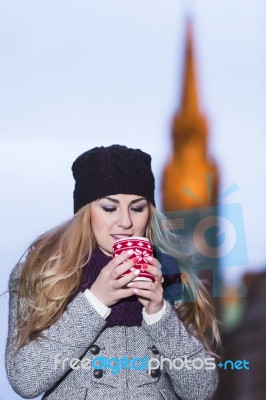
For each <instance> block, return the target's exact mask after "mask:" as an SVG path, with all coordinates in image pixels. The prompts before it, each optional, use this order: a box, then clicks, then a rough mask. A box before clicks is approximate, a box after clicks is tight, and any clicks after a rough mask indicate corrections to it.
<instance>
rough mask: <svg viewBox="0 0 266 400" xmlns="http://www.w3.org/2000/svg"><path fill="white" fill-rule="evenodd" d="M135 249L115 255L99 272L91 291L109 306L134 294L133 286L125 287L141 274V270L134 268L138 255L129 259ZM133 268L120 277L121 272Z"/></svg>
mask: <svg viewBox="0 0 266 400" xmlns="http://www.w3.org/2000/svg"><path fill="white" fill-rule="evenodd" d="M132 254H133V250H129V251H123V252H122V253H121V254H120V255H119V256H117V257H114V258H113V259H112V260H111V261H110V262H109V263H108V264H107V265H106V266H105V267H104V268H103V269H102V270H101V272H100V273H99V275H98V277H97V279H96V281H95V282H94V283H93V284H92V286H91V288H90V291H91V292H92V294H93V295H94V296H95V297H97V298H98V299H99V300H100V301H101V302H102V303H103V304H105V305H106V306H107V307H110V306H112V305H113V304H115V303H117V302H118V301H119V300H120V299H123V298H126V297H130V296H133V295H134V292H133V289H132V288H123V287H124V286H125V287H127V286H126V285H127V284H128V283H129V282H131V281H132V280H133V279H134V278H136V276H138V274H139V272H140V271H139V270H138V269H135V268H133V267H134V265H135V263H136V261H137V260H138V257H135V258H132V259H131V260H128V257H130V256H132ZM130 268H133V271H132V272H130V273H129V274H126V275H125V276H123V277H122V278H119V276H120V275H121V274H123V273H124V272H126V271H127V270H129V269H130ZM118 278H119V279H118Z"/></svg>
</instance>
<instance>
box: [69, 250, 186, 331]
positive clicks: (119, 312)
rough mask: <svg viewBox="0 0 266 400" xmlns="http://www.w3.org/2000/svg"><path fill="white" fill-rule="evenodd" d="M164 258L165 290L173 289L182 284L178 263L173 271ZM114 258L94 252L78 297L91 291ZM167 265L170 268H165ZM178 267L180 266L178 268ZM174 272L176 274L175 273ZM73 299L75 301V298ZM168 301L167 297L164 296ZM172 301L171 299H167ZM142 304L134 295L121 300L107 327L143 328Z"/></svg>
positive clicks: (85, 268) (115, 306)
mask: <svg viewBox="0 0 266 400" xmlns="http://www.w3.org/2000/svg"><path fill="white" fill-rule="evenodd" d="M160 255H161V259H159V257H157V258H158V259H159V261H160V262H161V263H162V261H164V260H163V259H162V253H160ZM163 256H164V258H165V257H168V259H167V260H168V262H166V263H164V265H163V273H164V272H165V273H166V275H164V283H163V288H164V289H166V288H167V287H168V286H170V285H172V289H173V288H174V286H173V284H175V283H177V284H179V283H180V274H179V273H176V272H177V270H176V266H177V264H176V262H175V267H174V270H173V263H172V264H171V263H169V259H170V258H169V256H167V255H163ZM111 259H112V257H111V256H110V257H109V256H107V255H105V254H104V253H103V252H102V250H100V248H99V247H96V249H95V250H94V252H93V253H92V255H91V258H90V260H89V262H88V263H87V264H86V265H85V267H84V269H83V272H82V276H81V280H80V286H79V289H78V291H77V292H76V293H75V295H74V296H76V295H77V294H78V293H79V292H84V291H85V290H86V289H90V288H91V286H92V284H93V283H94V282H95V280H96V279H97V276H98V275H99V273H100V271H101V269H102V268H103V267H105V266H106V265H107V264H108V263H109V262H110V261H111ZM165 265H166V267H167V265H168V266H170V270H169V268H168V269H167V268H165ZM177 267H178V266H177ZM173 272H174V273H173ZM179 286H180V285H179ZM74 296H72V297H71V299H73V297H74ZM164 297H165V298H166V299H167V297H166V296H164ZM167 300H169V301H171V299H167ZM142 307H143V306H142V304H141V303H140V302H139V301H138V299H137V296H135V295H133V296H131V297H127V298H125V299H121V300H119V301H118V302H117V303H116V304H114V305H113V306H111V308H112V311H111V313H110V315H109V316H108V317H107V318H106V322H107V327H112V326H117V325H118V326H141V324H142Z"/></svg>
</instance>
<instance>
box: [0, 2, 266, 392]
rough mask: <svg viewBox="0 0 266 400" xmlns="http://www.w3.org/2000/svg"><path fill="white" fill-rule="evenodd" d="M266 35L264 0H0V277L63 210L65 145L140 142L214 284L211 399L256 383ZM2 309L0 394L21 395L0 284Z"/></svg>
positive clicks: (261, 313) (261, 336)
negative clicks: (8, 363)
mask: <svg viewBox="0 0 266 400" xmlns="http://www.w3.org/2000/svg"><path fill="white" fill-rule="evenodd" d="M265 37H266V3H265V1H264V0H252V1H251V0H233V1H229V0H216V1H215V2H214V1H212V0H194V1H186V0H182V1H181V0H179V1H174V0H168V1H167V2H161V1H160V2H159V1H157V0H145V1H144V2H143V1H138V0H136V1H134V2H132V1H127V2H125V1H122V0H110V1H108V2H106V1H102V0H98V1H97V2H96V1H91V0H87V1H85V0H76V1H75V2H73V1H68V0H67V1H66V0H65V1H62V0H58V1H57V2H54V1H51V0H46V1H45V2H44V1H41V2H35V1H33V0H25V1H23V2H21V1H18V0H10V1H8V2H1V3H0V54H1V61H0V109H1V111H0V138H1V146H0V175H1V207H0V218H1V219H0V220H1V242H0V262H1V281H0V293H3V292H5V291H6V290H7V285H8V278H9V274H10V272H11V270H12V268H13V266H14V265H15V264H16V263H17V261H18V259H19V258H20V257H21V256H22V254H23V253H24V251H25V250H26V248H27V247H28V246H29V244H30V243H31V242H32V240H33V239H35V238H36V236H38V235H39V234H41V233H43V232H44V231H46V230H48V229H50V228H51V227H53V226H55V225H58V224H60V223H61V222H63V221H65V220H66V219H68V218H71V217H72V215H73V203H72V193H73V185H74V180H73V178H72V173H71V165H72V162H73V161H74V159H75V158H76V157H77V156H78V155H79V154H81V153H82V152H84V151H86V150H88V149H89V148H92V147H94V146H101V145H104V146H107V145H111V144H115V143H118V144H125V145H126V146H129V147H134V148H138V147H139V148H141V149H142V150H144V151H146V152H148V153H150V154H151V156H152V160H153V161H152V167H153V171H154V175H155V178H156V202H157V207H158V208H159V209H160V210H163V211H165V212H166V216H167V218H169V219H171V221H172V223H173V225H174V226H175V227H176V229H177V231H178V232H179V233H180V234H181V235H182V234H183V235H184V237H186V238H187V240H188V242H189V243H190V245H191V248H192V250H193V251H194V252H195V253H198V254H200V255H201V256H202V259H201V261H200V262H199V263H198V266H197V268H198V272H199V274H203V276H204V277H205V278H206V279H208V280H209V282H210V284H211V290H212V294H213V297H214V300H215V304H216V307H217V313H218V315H219V318H220V320H221V331H222V336H223V346H224V350H223V354H222V362H221V366H220V367H219V372H220V375H221V377H220V387H219V389H218V391H217V394H216V399H219V400H220V399H227V400H228V399H232V400H251V399H252V400H260V399H261V400H262V399H265V398H266V397H265V396H266V395H265V394H264V393H265V390H266V387H265V386H266V385H265V380H264V374H263V365H265V361H266V344H265V333H266V332H265V331H266V328H265V327H266V311H265V310H266V307H265V306H266V290H265V289H266V272H265V271H266V262H265V261H266V253H265V240H264V239H263V238H264V224H265V222H266V211H265V204H266V188H265V185H264V173H265V170H266V158H265V154H264V152H265V147H266V134H265V132H266V129H265V128H266V112H265V104H266V78H265V70H266V69H265V67H266V56H265V54H266V52H265V48H266V45H265ZM202 238H203V239H202ZM0 311H1V326H0V337H1V340H0V343H1V347H0V379H1V384H0V400H7V399H8V400H15V399H19V398H21V397H20V396H18V395H17V394H16V393H14V391H13V390H12V388H11V387H10V385H9V383H8V380H7V378H6V373H5V368H4V353H5V344H6V337H7V318H8V317H7V314H8V293H4V294H3V295H2V296H1V297H0ZM226 360H231V362H230V363H225V361H226ZM236 360H241V361H242V364H241V365H242V367H241V368H240V369H238V368H236V364H234V362H235V361H236ZM244 360H246V362H249V364H245V365H249V369H247V368H245V367H244V363H243V361H244Z"/></svg>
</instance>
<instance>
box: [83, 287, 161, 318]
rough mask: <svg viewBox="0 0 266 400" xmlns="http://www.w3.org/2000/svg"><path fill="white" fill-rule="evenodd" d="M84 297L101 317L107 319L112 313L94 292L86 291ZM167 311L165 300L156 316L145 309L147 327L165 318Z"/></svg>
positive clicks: (144, 315)
mask: <svg viewBox="0 0 266 400" xmlns="http://www.w3.org/2000/svg"><path fill="white" fill-rule="evenodd" d="M84 295H85V296H86V298H87V299H88V301H89V302H90V303H91V305H92V306H93V307H94V308H95V310H96V311H97V312H98V313H99V314H100V316H101V317H102V318H104V319H106V318H107V317H108V315H109V314H110V312H111V311H112V309H111V308H110V307H107V306H106V305H105V304H103V303H102V302H101V301H100V300H99V299H98V298H97V297H95V296H94V294H92V292H91V291H90V290H89V289H86V290H85V292H84ZM165 311H166V302H165V300H164V303H163V308H162V309H161V310H160V311H158V312H157V313H155V314H147V313H146V311H145V308H144V307H143V309H142V315H143V319H144V321H145V322H146V324H147V325H151V324H155V323H156V322H158V321H159V320H160V319H161V318H162V317H163V315H164V313H165Z"/></svg>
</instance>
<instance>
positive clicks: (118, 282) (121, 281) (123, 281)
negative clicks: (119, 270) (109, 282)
mask: <svg viewBox="0 0 266 400" xmlns="http://www.w3.org/2000/svg"><path fill="white" fill-rule="evenodd" d="M139 274H140V270H139V269H137V268H136V269H134V271H131V272H130V273H128V274H125V275H124V276H122V277H118V279H115V280H114V281H113V287H114V288H121V287H123V286H127V284H128V283H129V282H132V280H133V279H135V278H136V277H137V276H138V275H139Z"/></svg>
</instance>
